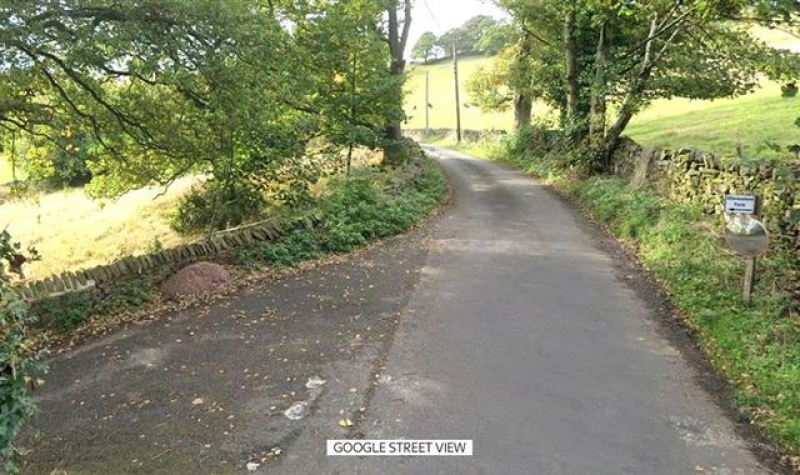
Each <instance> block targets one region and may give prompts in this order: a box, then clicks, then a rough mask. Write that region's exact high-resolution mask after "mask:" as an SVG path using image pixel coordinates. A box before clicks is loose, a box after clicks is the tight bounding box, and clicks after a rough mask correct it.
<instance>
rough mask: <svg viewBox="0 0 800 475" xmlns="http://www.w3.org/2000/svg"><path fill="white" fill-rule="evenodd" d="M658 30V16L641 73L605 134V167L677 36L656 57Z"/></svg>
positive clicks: (646, 48)
mask: <svg viewBox="0 0 800 475" xmlns="http://www.w3.org/2000/svg"><path fill="white" fill-rule="evenodd" d="M657 31H658V21H657V18H653V20H652V22H651V24H650V33H648V35H647V37H648V38H649V39H648V41H647V43H646V45H645V49H644V57H643V58H642V65H641V67H640V69H639V74H637V75H636V77H635V78H634V80H633V84H632V85H631V88H630V90H629V91H628V95H627V96H625V100H624V101H623V102H622V106H620V109H619V114H618V115H617V120H616V121H615V122H614V124H613V125H612V126H611V127H610V128H609V129H608V131H607V132H606V135H605V140H604V146H603V150H602V155H601V156H600V157H599V158H600V159H601V160H602V164H603V166H604V168H606V169H608V168H610V167H611V161H612V157H613V155H614V152H615V151H616V150H617V147H619V144H620V143H621V141H622V140H621V139H622V132H623V131H624V130H625V128H626V127H627V126H628V124H629V123H630V121H631V119H632V118H633V115H634V114H635V113H636V110H637V101H639V100H640V96H641V94H642V92H644V89H645V85H646V83H647V80H648V79H650V75H651V74H652V72H653V68H654V67H655V65H656V63H657V62H658V60H659V59H661V57H662V56H663V55H664V52H665V51H666V48H667V46H669V44H670V43H671V42H672V39H673V38H674V36H675V34H676V33H675V32H673V35H672V37H670V38H669V39H667V41H666V43H665V44H664V46H663V47H662V49H661V51H659V52H658V53H657V54H656V55H655V57H654V55H653V38H655V36H656V32H657Z"/></svg>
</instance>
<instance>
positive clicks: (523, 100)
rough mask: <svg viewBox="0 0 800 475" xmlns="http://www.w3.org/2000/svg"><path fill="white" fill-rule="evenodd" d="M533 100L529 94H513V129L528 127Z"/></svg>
mask: <svg viewBox="0 0 800 475" xmlns="http://www.w3.org/2000/svg"><path fill="white" fill-rule="evenodd" d="M532 110H533V101H532V100H531V96H529V95H527V94H524V93H517V94H515V95H514V130H521V129H525V128H528V127H530V125H531V111H532Z"/></svg>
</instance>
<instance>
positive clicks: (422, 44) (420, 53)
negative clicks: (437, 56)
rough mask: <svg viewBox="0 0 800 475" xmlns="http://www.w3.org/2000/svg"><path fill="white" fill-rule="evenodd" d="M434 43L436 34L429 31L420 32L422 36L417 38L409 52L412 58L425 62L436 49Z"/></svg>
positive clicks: (435, 42)
mask: <svg viewBox="0 0 800 475" xmlns="http://www.w3.org/2000/svg"><path fill="white" fill-rule="evenodd" d="M436 45H437V38H436V35H434V34H433V33H431V32H430V31H426V32H425V33H423V34H422V36H420V37H419V40H417V43H416V44H415V45H414V48H413V49H412V50H411V54H412V55H413V56H414V58H416V59H421V60H422V61H423V62H424V63H427V62H428V60H429V59H431V57H432V56H433V53H434V51H435V50H436Z"/></svg>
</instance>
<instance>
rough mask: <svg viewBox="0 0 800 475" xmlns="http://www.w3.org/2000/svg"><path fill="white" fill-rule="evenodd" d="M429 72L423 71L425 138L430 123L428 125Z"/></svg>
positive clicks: (429, 108) (429, 106) (429, 105)
mask: <svg viewBox="0 0 800 475" xmlns="http://www.w3.org/2000/svg"><path fill="white" fill-rule="evenodd" d="M430 76H431V72H430V71H425V135H426V136H427V135H428V133H429V132H430V128H431V123H430V111H431V101H430V92H431V78H430Z"/></svg>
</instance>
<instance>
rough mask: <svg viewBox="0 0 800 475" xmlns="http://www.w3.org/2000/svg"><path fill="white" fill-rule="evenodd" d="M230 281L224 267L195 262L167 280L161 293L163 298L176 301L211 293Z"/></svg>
mask: <svg viewBox="0 0 800 475" xmlns="http://www.w3.org/2000/svg"><path fill="white" fill-rule="evenodd" d="M230 280H231V276H230V274H229V273H228V271H227V270H225V268H224V267H222V266H220V265H218V264H214V263H211V262H197V263H195V264H192V265H189V266H186V267H184V268H183V269H181V270H179V271H178V272H176V273H175V275H173V276H172V277H170V278H169V279H167V281H166V282H164V284H163V285H162V287H161V291H162V292H163V293H164V296H165V297H167V298H169V299H172V300H177V299H180V298H181V297H187V296H192V295H200V294H206V293H209V292H213V291H215V290H217V289H219V288H220V287H222V286H223V285H225V284H226V283H228V282H230Z"/></svg>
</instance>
